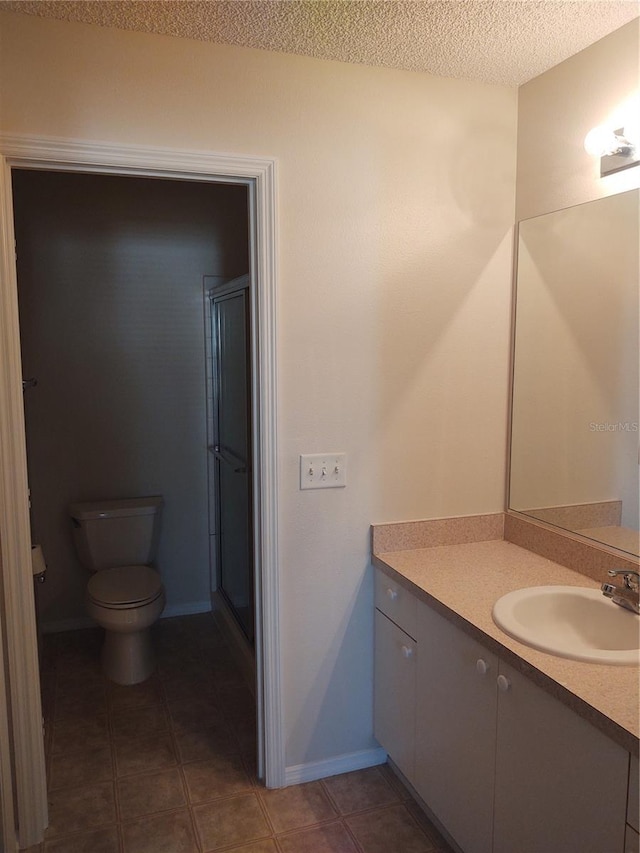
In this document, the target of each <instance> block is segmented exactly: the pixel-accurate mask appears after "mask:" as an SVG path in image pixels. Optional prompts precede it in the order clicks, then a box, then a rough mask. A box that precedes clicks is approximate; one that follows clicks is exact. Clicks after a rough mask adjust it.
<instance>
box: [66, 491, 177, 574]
mask: <svg viewBox="0 0 640 853" xmlns="http://www.w3.org/2000/svg"><path fill="white" fill-rule="evenodd" d="M162 504H163V500H162V497H161V496H160V495H152V496H150V497H144V498H124V499H122V500H117V501H93V502H90V503H76V504H72V505H71V506H70V507H69V512H70V514H71V522H72V525H73V526H72V530H73V539H74V543H75V547H76V552H77V554H78V557H79V559H80V562H81V563H82V565H83V566H84V567H85V568H86V569H88V570H89V571H91V572H98V571H100V570H101V569H111V568H115V567H116V566H136V565H149V564H151V563H152V562H153V559H154V557H155V554H156V550H157V546H158V537H159V533H160V516H161V511H162Z"/></svg>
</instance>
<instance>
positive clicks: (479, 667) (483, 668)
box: [476, 658, 489, 675]
mask: <svg viewBox="0 0 640 853" xmlns="http://www.w3.org/2000/svg"><path fill="white" fill-rule="evenodd" d="M488 671H489V664H488V663H487V662H486V660H483V659H482V658H478V660H477V661H476V672H477V673H478V675H486V674H487V672H488Z"/></svg>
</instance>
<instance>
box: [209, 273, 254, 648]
mask: <svg viewBox="0 0 640 853" xmlns="http://www.w3.org/2000/svg"><path fill="white" fill-rule="evenodd" d="M204 285H205V294H206V296H207V300H208V310H207V315H208V317H207V322H208V324H209V326H210V328H209V329H208V334H207V340H208V343H209V353H210V360H209V362H208V366H209V370H208V371H207V372H208V382H209V384H210V391H209V394H208V395H207V396H208V399H209V401H210V402H209V413H210V416H209V429H208V441H209V479H210V485H209V488H210V495H211V497H210V525H211V532H212V533H213V534H214V535H212V536H211V540H210V541H211V548H212V550H213V551H214V553H213V554H212V557H213V563H214V564H215V566H216V570H215V574H216V578H215V580H216V585H217V591H218V593H219V594H220V595H221V596H222V598H223V599H224V602H225V603H226V605H227V606H228V608H229V610H230V612H231V614H232V615H233V617H234V618H235V620H236V622H237V624H238V626H239V627H240V629H241V630H242V632H243V634H244V635H245V637H246V638H247V640H248V642H249V643H250V644H253V641H254V580H253V575H254V566H253V514H252V485H251V484H252V478H251V462H252V460H251V422H252V421H251V356H250V295H249V276H248V275H244V276H241V277H240V278H237V279H234V280H233V281H227V282H225V281H224V280H223V279H220V278H218V277H214V276H205V281H204Z"/></svg>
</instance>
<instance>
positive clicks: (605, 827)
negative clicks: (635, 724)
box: [493, 662, 629, 853]
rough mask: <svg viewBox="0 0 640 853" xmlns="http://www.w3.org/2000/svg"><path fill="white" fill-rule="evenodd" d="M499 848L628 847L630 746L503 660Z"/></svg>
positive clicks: (526, 852) (528, 852)
mask: <svg viewBox="0 0 640 853" xmlns="http://www.w3.org/2000/svg"><path fill="white" fill-rule="evenodd" d="M500 675H501V678H503V679H504V681H502V682H501V683H502V686H503V688H504V691H503V692H501V691H499V699H498V721H497V745H496V788H495V800H494V835H493V853H513V851H514V850H517V851H518V853H540V851H541V850H548V851H558V853H561V851H574V850H575V851H579V853H605V851H606V853H609V851H611V853H617V851H622V850H623V849H624V822H625V811H626V799H627V767H628V761H629V754H628V753H627V752H626V751H625V750H624V749H622V748H621V747H619V746H618V745H617V744H615V743H614V742H613V741H612V740H610V739H609V738H608V737H606V735H604V734H602V733H601V732H600V731H598V730H597V729H595V728H594V727H593V726H592V725H590V724H589V723H588V722H587V721H586V720H584V719H583V718H582V717H579V716H578V715H577V714H575V713H574V712H573V711H571V710H570V709H569V708H567V707H566V705H563V704H562V703H561V702H559V701H558V700H557V699H554V698H553V697H552V696H550V695H549V694H548V693H546V692H545V691H543V690H541V689H540V688H539V687H537V686H536V685H535V684H534V683H533V682H531V681H529V679H527V678H525V677H524V676H522V675H521V674H520V673H519V672H517V671H516V670H514V669H513V668H512V667H510V666H507V665H506V664H505V663H504V662H501V663H500Z"/></svg>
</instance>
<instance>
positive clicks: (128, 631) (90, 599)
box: [70, 496, 166, 685]
mask: <svg viewBox="0 0 640 853" xmlns="http://www.w3.org/2000/svg"><path fill="white" fill-rule="evenodd" d="M161 507H162V498H161V497H159V496H153V497H149V498H126V499H123V500H119V501H101V502H93V503H82V504H73V505H72V506H71V508H70V512H71V518H72V521H73V536H74V541H75V545H76V550H77V552H78V556H79V558H80V562H81V563H82V564H83V565H84V566H85V568H87V569H89V571H91V572H92V577H91V579H90V580H89V583H88V584H87V591H86V597H85V604H86V610H87V613H88V614H89V616H91V618H92V619H94V620H95V621H96V622H97V623H98V624H99V625H101V626H102V627H103V628H104V629H105V639H104V645H103V647H102V668H103V672H104V673H105V675H106V676H107V677H108V678H110V679H111V680H112V681H115V682H116V683H118V684H125V685H128V684H138V683H139V682H141V681H145V680H146V679H147V678H148V677H149V676H150V675H151V673H152V672H153V670H154V668H155V657H154V653H153V647H152V643H151V635H150V630H149V629H150V628H151V626H152V625H153V623H154V622H155V621H156V620H157V619H158V618H159V617H160V615H161V613H162V611H163V610H164V606H165V603H166V597H165V591H164V586H163V584H162V579H161V577H160V575H159V574H158V572H157V571H156V570H155V569H154V568H152V567H151V565H149V563H150V562H151V560H152V557H153V555H154V553H155V549H156V546H157V541H158V522H159V517H160V510H161Z"/></svg>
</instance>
